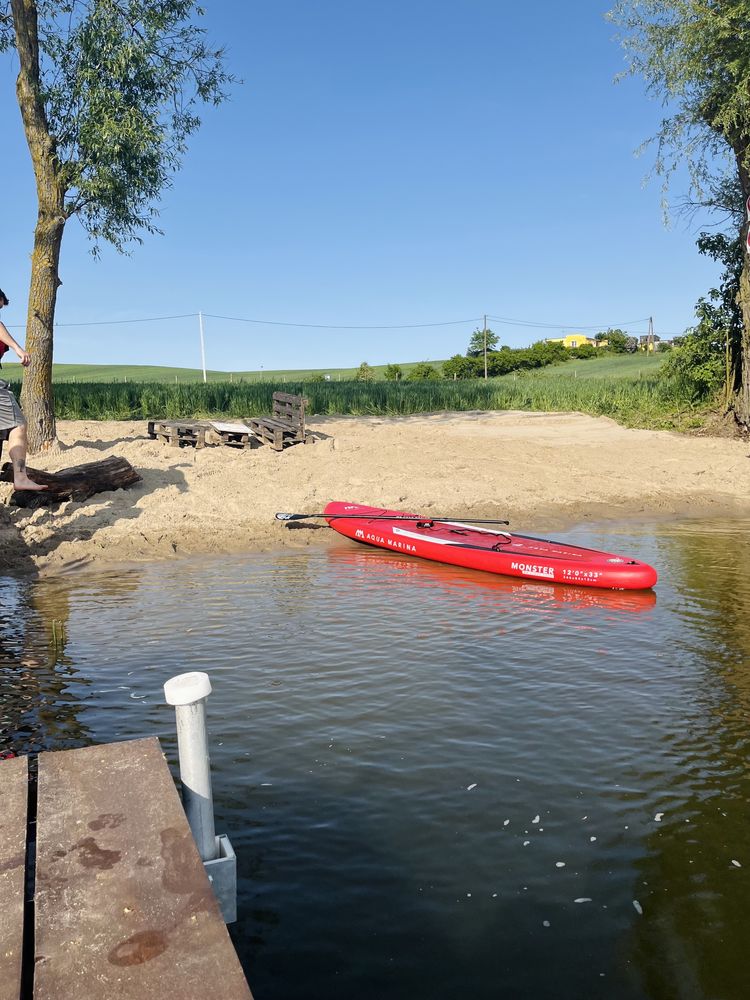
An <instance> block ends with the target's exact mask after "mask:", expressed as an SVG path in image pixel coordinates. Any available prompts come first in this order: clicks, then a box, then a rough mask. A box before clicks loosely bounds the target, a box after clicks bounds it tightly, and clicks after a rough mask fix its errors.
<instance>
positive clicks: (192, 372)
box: [3, 361, 443, 385]
mask: <svg viewBox="0 0 750 1000" xmlns="http://www.w3.org/2000/svg"><path fill="white" fill-rule="evenodd" d="M429 363H430V364H431V365H434V366H435V367H436V368H438V369H440V370H442V365H443V362H442V361H430V362H429ZM415 364H418V362H407V363H406V364H402V365H400V368H401V370H402V371H403V373H404V375H407V374H408V373H409V371H410V370H411V369H412V368H413V367H414V365H415ZM372 367H373V369H374V370H375V374H376V377H378V378H381V379H382V378H383V373H384V372H385V369H386V367H387V365H373V366H372ZM358 368H359V365H358V366H357V367H356V368H306V369H302V370H299V371H296V370H292V369H289V370H278V371H273V370H272V371H266V370H265V369H264V370H262V371H254V372H220V371H206V381H207V382H281V383H282V384H283V382H284V381H287V382H304V381H306V380H308V379H311V378H314V377H318V378H320V377H321V376H326V375H330V377H331V381H332V382H345V381H348V380H351V379H353V378H354V377H355V375H356V374H357V370H358ZM3 371H4V372H5V373H6V374H5V378H7V379H8V380H9V381H12V382H13V381H20V379H21V373H22V371H23V369H22V368H21V366H20V365H19V364H10V363H9V364H4V365H3ZM52 380H53V381H54V382H76V383H78V382H113V383H118V382H164V383H170V384H172V385H174V384H175V383H177V384H180V383H187V382H202V381H203V372H202V371H201V370H200V368H163V367H158V366H156V365H53V366H52Z"/></svg>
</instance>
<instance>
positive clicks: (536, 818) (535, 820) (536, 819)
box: [531, 816, 540, 823]
mask: <svg viewBox="0 0 750 1000" xmlns="http://www.w3.org/2000/svg"><path fill="white" fill-rule="evenodd" d="M539 819H540V817H539V816H535V817H534V818H533V819H532V821H531V822H532V823H538V822H539Z"/></svg>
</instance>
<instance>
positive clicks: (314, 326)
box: [203, 313, 479, 330]
mask: <svg viewBox="0 0 750 1000" xmlns="http://www.w3.org/2000/svg"><path fill="white" fill-rule="evenodd" d="M203 315H204V316H205V317H206V318H207V319H223V320H228V321H229V322H231V323H258V324H260V325H262V326H294V327H299V328H301V329H305V330H417V329H424V328H425V327H433V326H463V325H464V324H466V323H478V322H479V317H472V318H471V319H452V320H447V321H446V322H443V323H402V324H400V325H396V324H394V325H388V326H336V325H330V324H326V323H283V322H281V321H280V320H274V319H245V318H244V317H242V316H214V315H213V314H212V313H203Z"/></svg>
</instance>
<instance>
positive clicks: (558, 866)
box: [555, 861, 565, 868]
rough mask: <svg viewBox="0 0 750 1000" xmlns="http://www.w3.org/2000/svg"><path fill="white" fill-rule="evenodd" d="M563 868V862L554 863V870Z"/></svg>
mask: <svg viewBox="0 0 750 1000" xmlns="http://www.w3.org/2000/svg"><path fill="white" fill-rule="evenodd" d="M564 867H565V862H564V861H556V862H555V868H564Z"/></svg>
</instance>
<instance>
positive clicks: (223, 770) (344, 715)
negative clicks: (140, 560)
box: [0, 524, 750, 1000]
mask: <svg viewBox="0 0 750 1000" xmlns="http://www.w3.org/2000/svg"><path fill="white" fill-rule="evenodd" d="M747 527H748V525H739V526H738V525H736V524H726V525H721V524H714V525H700V524H681V525H669V524H663V525H659V526H656V527H653V526H642V527H633V526H625V527H622V528H621V532H622V534H623V536H624V537H623V539H622V547H623V548H624V547H627V550H628V551H632V552H634V553H635V554H637V555H638V556H639V557H640V558H643V559H644V560H645V561H647V562H650V563H652V564H654V565H656V566H657V567H658V568H659V570H660V584H659V587H658V590H657V592H656V593H654V592H643V593H641V592H632V591H631V592H620V593H618V592H609V591H599V590H591V589H587V588H568V587H564V586H560V585H553V584H548V583H542V582H539V583H537V582H531V581H529V582H527V581H521V580H515V579H510V578H502V577H495V576H493V575H489V574H482V573H475V572H472V571H468V570H467V571H462V570H456V569H454V568H451V567H447V566H441V565H439V564H435V563H431V562H427V561H420V560H415V559H410V558H409V557H406V556H400V555H397V554H392V553H385V552H380V551H376V550H373V549H369V548H364V547H360V546H356V545H352V544H350V543H348V542H342V543H341V544H338V543H337V544H336V545H335V546H333V547H331V548H329V549H321V550H319V551H315V550H312V551H305V552H303V553H300V552H297V553H284V554H264V555H259V556H254V557H252V558H244V559H240V558H237V559H229V558H226V557H222V558H221V559H205V560H191V561H188V562H183V563H169V564H160V565H152V566H140V567H136V568H134V569H132V570H125V571H122V570H118V572H117V573H116V574H106V573H105V574H85V575H81V576H78V577H71V578H68V579H66V578H60V579H58V580H54V581H53V580H48V581H37V582H34V581H2V582H0V588H2V597H3V601H2V610H0V671H1V672H2V707H1V708H0V719H1V721H0V730H1V731H2V737H3V739H4V741H5V742H4V744H3V745H5V746H11V747H12V748H14V749H20V750H26V749H35V748H39V747H42V746H44V747H59V746H69V745H80V744H81V743H86V742H91V741H101V740H107V739H115V738H117V739H121V738H128V737H132V736H141V735H165V734H166V737H167V738H166V739H165V747H166V749H167V751H168V752H169V753H170V754H171V753H172V752H173V746H174V736H173V721H172V717H171V714H170V713H169V711H168V710H167V709H166V708H165V707H164V706H163V697H162V692H161V685H162V684H163V682H164V680H166V679H167V677H168V676H170V675H171V674H173V673H177V672H179V671H181V670H184V669H208V670H210V671H211V673H212V677H213V679H214V687H215V694H214V695H212V698H211V701H210V703H209V705H210V716H211V726H212V759H213V764H214V774H215V781H214V784H215V792H216V797H217V821H218V826H219V828H220V829H222V830H223V829H226V830H227V831H229V832H230V834H231V836H232V841H233V844H234V846H235V849H236V850H237V853H238V858H239V865H240V900H239V902H240V920H239V922H238V924H237V926H236V928H235V929H234V930H233V935H234V938H235V941H236V944H237V947H238V950H239V953H240V956H241V958H242V960H243V962H244V963H245V966H246V968H247V970H248V974H249V978H250V982H251V985H252V987H253V989H254V991H255V993H256V995H257V996H259V997H260V996H262V997H263V998H264V1000H274V998H278V1000H294V998H296V997H300V998H301V997H309V996H326V997H328V998H331V1000H336V998H339V997H340V998H342V1000H343V998H345V997H346V998H347V1000H348V998H349V997H351V996H358V997H359V998H361V1000H376V998H377V1000H380V998H381V997H383V996H388V997H389V998H391V1000H399V998H401V997H403V998H406V997H410V998H411V997H412V996H425V997H430V1000H442V998H446V1000H447V998H448V997H451V998H452V997H454V996H455V995H457V994H462V993H463V994H468V995H471V996H472V997H473V998H475V1000H484V998H487V1000H490V998H493V1000H494V998H496V997H497V996H507V997H514V998H515V997H524V996H532V995H533V996H535V997H539V998H543V1000H546V998H549V1000H552V998H554V1000H560V998H562V1000H579V998H581V997H586V998H591V997H602V998H605V997H606V998H607V1000H610V998H622V1000H641V998H649V1000H673V998H675V997H680V998H683V997H685V998H688V997H701V998H702V997H712V998H717V1000H724V998H726V1000H736V998H738V997H740V996H744V992H745V990H744V984H745V983H746V973H745V968H744V964H743V954H744V952H743V949H742V947H741V945H742V928H743V927H744V926H745V920H744V913H745V909H746V899H747V890H746V887H745V880H746V875H745V873H746V872H747V871H748V869H750V854H747V853H746V851H747V849H748V848H747V845H748V844H750V840H748V834H747V803H748V801H750V787H748V777H747V773H746V772H747V759H748V752H749V751H750V746H749V745H748V743H749V740H748V735H747V732H748V719H749V718H750V682H749V681H748V672H747V671H748V651H750V615H749V614H748V612H749V611H750V606H749V605H750V582H748V581H746V578H745V575H744V573H743V567H744V566H745V565H746V564H747V560H748V557H750V542H749V541H748V533H747V532H746V528H747ZM608 530H609V529H608ZM569 540H570V541H574V542H576V543H580V544H589V545H592V546H595V547H600V548H612V547H613V546H612V544H611V538H609V539H608V538H607V537H605V536H604V534H601V533H600V534H597V530H596V529H593V528H581V529H578V530H577V531H576V532H571V533H570V534H569ZM733 862H738V863H739V865H741V866H742V867H737V864H735V863H733Z"/></svg>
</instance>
